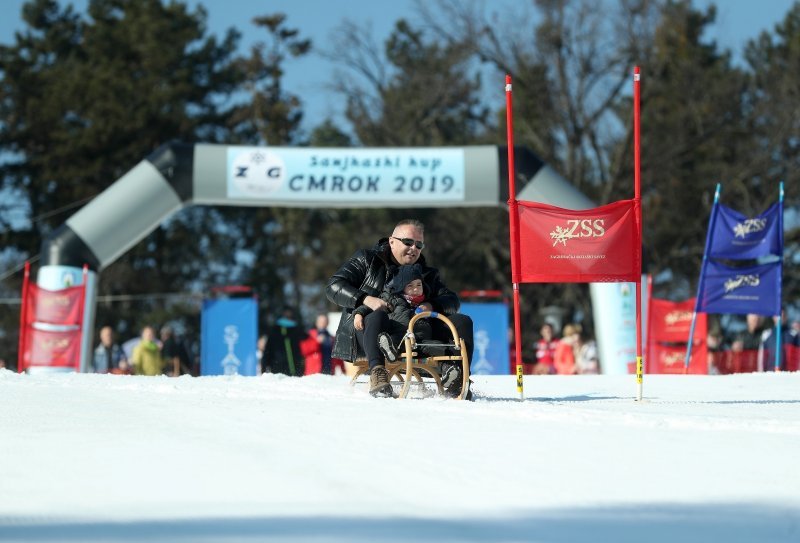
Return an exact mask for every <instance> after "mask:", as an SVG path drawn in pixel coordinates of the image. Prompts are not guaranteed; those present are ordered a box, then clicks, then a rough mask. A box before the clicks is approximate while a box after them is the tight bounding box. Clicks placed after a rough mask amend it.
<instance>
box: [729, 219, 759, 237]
mask: <svg viewBox="0 0 800 543" xmlns="http://www.w3.org/2000/svg"><path fill="white" fill-rule="evenodd" d="M766 227H767V219H747V220H746V221H744V222H740V223H736V226H734V227H733V233H734V235H735V237H737V238H744V237H745V236H747V234H752V233H753V232H761V231H762V230H764V228H766Z"/></svg>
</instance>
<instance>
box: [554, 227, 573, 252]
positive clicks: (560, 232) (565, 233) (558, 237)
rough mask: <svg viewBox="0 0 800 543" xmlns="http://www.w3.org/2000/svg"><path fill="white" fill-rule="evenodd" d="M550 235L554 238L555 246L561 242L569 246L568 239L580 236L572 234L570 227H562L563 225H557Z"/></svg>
mask: <svg viewBox="0 0 800 543" xmlns="http://www.w3.org/2000/svg"><path fill="white" fill-rule="evenodd" d="M550 237H551V238H552V239H554V240H555V241H554V242H553V247H555V246H556V245H558V244H559V243H561V245H563V246H565V247H566V246H567V241H568V240H570V239H572V238H577V237H578V236H576V235H574V234H571V233H570V231H569V229H568V228H562V227H561V226H556V229H555V230H553V231H552V232H550Z"/></svg>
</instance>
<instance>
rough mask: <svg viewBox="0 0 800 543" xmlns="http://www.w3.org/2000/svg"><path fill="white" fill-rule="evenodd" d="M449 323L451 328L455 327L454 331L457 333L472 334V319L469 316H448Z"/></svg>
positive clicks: (457, 314)
mask: <svg viewBox="0 0 800 543" xmlns="http://www.w3.org/2000/svg"><path fill="white" fill-rule="evenodd" d="M448 318H449V319H450V322H452V323H453V326H455V327H456V330H458V331H459V333H461V332H462V331H463V332H466V331H469V332H470V333H471V332H472V317H470V316H469V315H464V314H463V313H456V314H455V315H450V317H448Z"/></svg>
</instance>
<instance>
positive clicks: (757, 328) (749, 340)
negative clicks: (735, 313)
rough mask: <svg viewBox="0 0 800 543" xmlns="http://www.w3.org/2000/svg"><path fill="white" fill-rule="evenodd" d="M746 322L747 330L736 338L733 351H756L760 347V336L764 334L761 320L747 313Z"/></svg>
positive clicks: (759, 317)
mask: <svg viewBox="0 0 800 543" xmlns="http://www.w3.org/2000/svg"><path fill="white" fill-rule="evenodd" d="M746 320H747V329H746V330H745V331H744V332H741V333H739V334H738V335H737V336H736V338H735V339H734V344H735V346H734V347H733V350H738V351H742V350H744V351H757V350H758V348H759V347H760V346H761V336H762V335H763V333H764V325H763V319H762V318H761V315H756V314H755V313H748V314H747V317H746Z"/></svg>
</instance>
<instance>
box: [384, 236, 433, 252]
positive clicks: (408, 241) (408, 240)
mask: <svg viewBox="0 0 800 543" xmlns="http://www.w3.org/2000/svg"><path fill="white" fill-rule="evenodd" d="M391 237H392V239H396V240H397V241H399V242H400V243H402V244H403V245H405V246H406V247H411V246H412V245H414V246H415V247H416V248H417V249H419V250H420V251H421V250H423V249H424V248H425V242H424V241H417V240H415V239H411V238H396V237H394V236H391Z"/></svg>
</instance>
